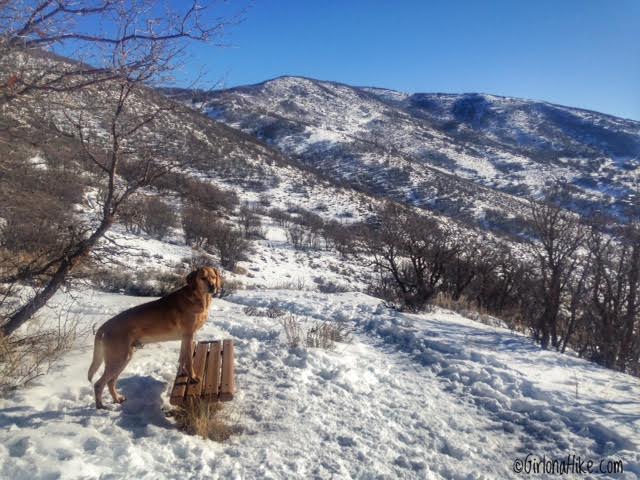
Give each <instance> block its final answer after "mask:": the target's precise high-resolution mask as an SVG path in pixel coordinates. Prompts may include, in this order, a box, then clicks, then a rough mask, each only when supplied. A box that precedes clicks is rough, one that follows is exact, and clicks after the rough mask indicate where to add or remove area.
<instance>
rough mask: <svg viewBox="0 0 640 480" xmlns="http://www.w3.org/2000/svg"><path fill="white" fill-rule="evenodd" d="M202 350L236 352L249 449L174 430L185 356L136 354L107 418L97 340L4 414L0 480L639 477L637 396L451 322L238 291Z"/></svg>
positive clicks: (85, 342)
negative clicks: (309, 335)
mask: <svg viewBox="0 0 640 480" xmlns="http://www.w3.org/2000/svg"><path fill="white" fill-rule="evenodd" d="M66 300H67V299H66V298H63V297H62V296H60V297H59V298H58V301H66ZM146 300H147V299H142V298H134V297H126V296H122V295H116V294H107V293H100V292H96V291H92V290H86V291H83V292H81V293H80V294H77V295H76V303H75V306H74V307H73V310H72V312H73V313H74V314H75V315H77V316H78V317H79V318H80V320H81V322H82V323H83V324H85V325H92V324H94V323H100V322H102V321H104V320H106V319H107V318H109V317H110V316H112V315H113V314H115V313H117V312H119V311H120V310H122V309H124V308H128V307H130V306H132V305H134V304H137V303H140V302H142V301H146ZM273 305H275V306H277V307H278V308H280V309H282V310H284V311H287V312H290V313H292V314H294V315H296V316H297V317H298V318H300V319H302V320H306V321H315V320H333V321H336V322H344V323H346V324H347V325H348V326H350V327H351V328H352V329H353V332H354V333H353V340H352V342H351V343H348V344H338V345H337V348H336V349H335V350H333V351H325V350H320V349H301V348H298V349H290V348H288V347H287V346H286V344H285V342H284V339H283V338H282V332H281V330H282V329H281V327H280V325H279V322H278V320H277V319H272V318H268V317H262V316H248V315H247V314H245V313H244V309H245V307H246V306H255V307H259V308H264V307H268V306H273ZM198 338H199V339H213V338H233V339H234V340H235V342H236V360H237V366H236V373H237V383H238V388H239V392H238V396H237V398H236V399H235V400H234V401H233V402H232V404H231V405H229V404H228V405H227V407H226V408H228V409H233V410H234V411H236V412H237V413H238V417H239V424H240V426H241V428H242V433H241V434H238V435H235V436H233V437H232V438H231V439H230V440H228V441H227V442H225V443H215V442H211V441H205V440H202V439H200V438H197V437H191V436H187V435H184V434H182V433H180V432H178V431H177V430H176V429H175V428H174V427H173V424H172V421H171V419H170V418H167V417H165V415H164V411H163V409H165V408H167V407H168V405H167V403H168V391H169V388H170V386H171V382H172V379H173V376H174V374H175V368H176V359H177V356H178V351H179V344H178V343H177V342H167V343H162V344H154V345H147V346H145V347H144V348H143V349H141V350H139V351H136V353H135V354H134V358H133V361H132V362H131V364H130V365H129V366H128V367H127V369H126V370H125V372H124V374H123V375H122V377H121V380H120V383H119V388H120V389H121V390H122V391H123V393H124V394H125V395H126V396H127V398H128V400H127V402H125V403H124V404H123V405H122V406H113V407H112V410H110V411H96V410H95V409H94V408H93V394H92V388H91V385H90V384H88V383H87V381H86V369H87V367H88V364H89V362H90V356H91V343H92V338H90V336H88V337H84V338H82V339H81V340H80V341H79V342H78V345H77V346H76V348H75V349H74V350H73V351H72V352H71V353H70V354H68V355H67V356H66V357H65V358H64V361H63V363H62V364H61V365H60V366H59V367H58V368H56V369H55V371H53V372H52V373H51V374H49V375H47V376H45V377H43V378H42V379H41V380H40V382H39V383H38V384H37V385H36V386H34V387H32V388H29V389H26V390H22V391H18V392H17V393H15V394H14V395H13V396H12V397H11V398H9V399H6V400H1V401H0V425H1V426H2V429H1V430H0V465H1V466H0V477H1V478H12V479H15V480H19V479H23V478H24V479H33V478H65V479H67V478H71V479H73V478H121V477H127V478H154V479H155V478H177V477H180V478H308V477H315V478H447V479H448V478H461V479H462V478H465V479H466V478H472V479H483V478H486V479H489V478H516V477H515V476H514V474H513V473H512V471H511V465H512V463H513V461H514V460H515V459H516V458H524V456H526V454H527V453H535V454H539V455H542V454H546V455H547V456H554V457H562V456H566V454H567V453H575V454H580V455H583V456H587V457H589V458H593V459H600V458H604V457H606V458H619V459H622V460H623V462H624V468H625V472H626V473H625V475H626V477H625V478H637V477H638V476H640V454H639V453H638V445H639V444H640V410H639V409H638V400H637V399H638V398H640V381H639V380H638V379H636V378H632V377H629V376H626V375H622V374H618V373H615V372H611V371H608V370H605V369H602V368H599V367H597V366H595V365H593V364H590V363H588V362H585V361H583V360H581V359H578V358H576V357H574V356H570V355H560V354H557V353H554V352H548V351H542V350H540V349H539V348H538V347H537V346H535V345H534V344H533V343H532V342H531V340H529V339H528V338H526V337H523V336H520V335H517V334H514V333H512V332H510V331H508V330H505V329H502V328H497V327H491V326H487V325H483V324H481V323H477V322H474V321H471V320H469V319H466V318H464V317H461V316H459V315H457V314H455V313H452V312H449V311H445V310H440V309H435V310H434V311H433V312H430V313H425V314H420V315H412V314H405V313H399V312H396V311H392V310H388V309H387V308H385V307H384V306H383V305H382V304H381V303H380V301H379V300H377V299H374V298H372V297H369V296H367V295H365V294H362V293H356V292H348V293H339V294H322V293H319V292H311V291H300V290H297V289H293V290H285V289H280V290H275V289H269V290H244V291H238V292H236V293H235V294H233V295H232V296H230V297H227V298H225V299H215V300H214V303H213V307H212V310H211V313H210V319H209V322H208V323H207V325H206V326H205V327H204V328H203V329H202V331H200V332H199V333H198ZM576 381H577V382H578V387H577V388H578V389H577V395H576V385H575V384H576Z"/></svg>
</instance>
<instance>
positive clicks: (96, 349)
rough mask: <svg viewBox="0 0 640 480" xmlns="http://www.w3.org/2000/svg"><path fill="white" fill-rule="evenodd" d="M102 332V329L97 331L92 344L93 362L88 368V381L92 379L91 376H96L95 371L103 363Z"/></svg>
mask: <svg viewBox="0 0 640 480" xmlns="http://www.w3.org/2000/svg"><path fill="white" fill-rule="evenodd" d="M103 335H104V332H103V331H102V327H100V328H99V329H98V331H97V332H96V338H95V340H94V343H93V360H92V361H91V366H90V367H89V374H88V377H89V381H91V380H92V379H93V376H94V375H95V374H96V371H97V370H98V369H99V368H100V365H102V362H103V361H104V349H103V347H102V337H103Z"/></svg>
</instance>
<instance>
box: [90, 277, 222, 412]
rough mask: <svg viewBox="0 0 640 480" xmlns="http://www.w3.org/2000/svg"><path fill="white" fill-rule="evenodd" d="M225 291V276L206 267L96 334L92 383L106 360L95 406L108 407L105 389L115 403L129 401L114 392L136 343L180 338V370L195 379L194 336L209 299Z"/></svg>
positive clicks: (206, 314)
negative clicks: (171, 290)
mask: <svg viewBox="0 0 640 480" xmlns="http://www.w3.org/2000/svg"><path fill="white" fill-rule="evenodd" d="M221 290H222V277H221V276H220V273H219V272H218V270H216V269H215V268H212V267H202V268H199V269H197V270H194V271H193V272H191V273H190V274H189V275H187V285H185V286H184V287H182V288H181V289H179V290H176V291H175V292H173V293H170V294H169V295H166V296H164V297H162V298H160V299H158V300H155V301H153V302H148V303H143V304H142V305H138V306H136V307H133V308H130V309H129V310H125V311H124V312H122V313H119V314H118V315H116V316H115V317H113V318H111V319H109V320H107V321H106V322H105V323H104V324H103V325H102V326H101V327H100V328H99V329H98V331H97V332H96V338H95V344H94V348H93V361H92V362H91V366H90V367H89V381H91V380H92V378H93V376H94V375H95V373H96V371H97V370H98V368H100V365H101V364H102V362H103V361H104V363H105V367H104V373H103V374H102V376H101V377H100V378H99V379H98V381H97V382H96V383H95V385H94V392H95V396H96V408H104V405H103V404H102V392H103V390H104V387H105V385H108V386H109V392H110V393H111V396H112V397H113V401H114V402H117V403H122V402H124V401H125V397H123V396H122V395H120V394H119V393H118V392H117V391H116V382H117V381H118V377H119V376H120V374H121V373H122V371H123V370H124V368H125V367H126V366H127V363H129V360H131V355H132V354H133V349H134V347H135V346H136V345H140V344H145V343H152V342H165V341H169V340H182V346H181V348H180V359H179V361H180V369H181V370H182V371H183V372H184V373H185V374H187V375H188V376H189V378H190V379H192V380H193V381H196V382H197V381H199V379H198V378H197V377H196V375H195V374H194V372H193V337H194V335H195V333H196V331H197V330H199V329H200V328H202V326H203V325H204V324H205V322H206V321H207V317H208V315H209V305H210V304H211V295H212V294H213V295H215V294H217V293H219V292H220V291H221Z"/></svg>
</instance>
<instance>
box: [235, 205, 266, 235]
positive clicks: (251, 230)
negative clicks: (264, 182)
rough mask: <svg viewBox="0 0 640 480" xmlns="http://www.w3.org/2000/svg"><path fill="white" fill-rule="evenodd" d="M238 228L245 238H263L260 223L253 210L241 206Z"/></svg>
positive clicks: (246, 206)
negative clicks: (239, 227) (240, 228)
mask: <svg viewBox="0 0 640 480" xmlns="http://www.w3.org/2000/svg"><path fill="white" fill-rule="evenodd" d="M239 220H240V226H241V227H242V232H243V233H244V236H245V238H252V237H258V238H260V237H263V236H264V232H263V230H262V221H261V220H260V217H259V216H258V214H257V213H256V210H255V209H254V208H250V207H249V206H248V205H243V206H242V207H241V208H240V213H239Z"/></svg>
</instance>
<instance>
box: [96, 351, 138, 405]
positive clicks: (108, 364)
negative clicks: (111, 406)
mask: <svg viewBox="0 0 640 480" xmlns="http://www.w3.org/2000/svg"><path fill="white" fill-rule="evenodd" d="M107 352H108V353H107V355H106V358H105V366H104V373H103V374H102V376H101V377H100V378H99V379H98V381H97V382H96V384H95V386H94V392H95V396H96V408H104V404H103V403H102V392H103V391H104V387H105V386H107V385H108V386H109V393H111V397H113V401H114V402H116V403H122V402H124V400H125V397H123V396H122V395H120V394H118V392H117V391H116V382H117V381H118V376H120V374H121V373H122V371H123V370H124V368H125V367H126V366H127V364H128V363H129V360H130V359H131V354H132V353H133V348H132V347H131V346H128V347H124V348H122V347H120V348H117V349H116V348H111V349H107Z"/></svg>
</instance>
